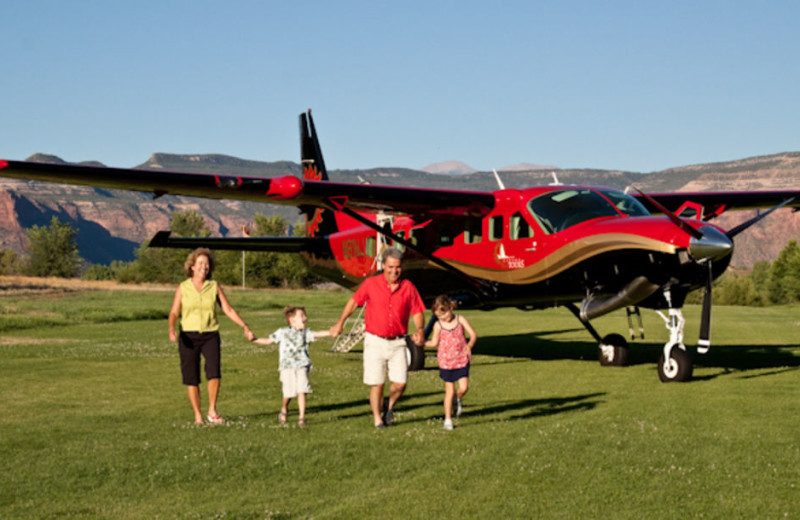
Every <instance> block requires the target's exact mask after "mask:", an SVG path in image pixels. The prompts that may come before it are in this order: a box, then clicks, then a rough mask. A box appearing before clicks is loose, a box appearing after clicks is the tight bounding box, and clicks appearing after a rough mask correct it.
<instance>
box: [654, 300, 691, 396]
mask: <svg viewBox="0 0 800 520" xmlns="http://www.w3.org/2000/svg"><path fill="white" fill-rule="evenodd" d="M656 312H657V313H658V315H659V316H661V318H662V319H663V320H664V322H665V324H666V327H667V330H668V331H669V341H668V342H667V343H666V344H665V345H664V351H663V352H662V353H661V357H660V358H659V360H658V378H659V379H660V380H661V382H663V383H673V382H685V381H689V380H690V379H692V371H693V369H694V366H693V364H692V356H691V355H690V354H689V352H687V351H686V345H684V344H683V326H684V324H685V323H686V321H685V320H684V319H683V313H682V312H681V310H680V309H670V310H669V316H665V315H664V314H663V313H662V312H661V311H656Z"/></svg>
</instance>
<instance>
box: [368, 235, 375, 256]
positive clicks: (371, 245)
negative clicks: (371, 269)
mask: <svg viewBox="0 0 800 520" xmlns="http://www.w3.org/2000/svg"><path fill="white" fill-rule="evenodd" d="M375 246H376V241H375V237H367V256H368V257H370V258H375V254H376V252H375V250H376V247H375Z"/></svg>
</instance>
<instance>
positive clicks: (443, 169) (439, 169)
mask: <svg viewBox="0 0 800 520" xmlns="http://www.w3.org/2000/svg"><path fill="white" fill-rule="evenodd" d="M420 170H421V171H423V172H425V173H435V174H439V175H464V174H466V173H475V172H476V171H478V170H476V169H475V168H473V167H472V166H470V165H468V164H466V163H463V162H461V161H445V162H439V163H434V164H429V165H428V166H425V167H424V168H420Z"/></svg>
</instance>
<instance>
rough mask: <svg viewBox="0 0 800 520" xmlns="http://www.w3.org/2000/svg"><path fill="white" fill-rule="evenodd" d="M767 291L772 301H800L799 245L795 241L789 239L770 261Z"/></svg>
mask: <svg viewBox="0 0 800 520" xmlns="http://www.w3.org/2000/svg"><path fill="white" fill-rule="evenodd" d="M767 291H768V294H769V299H770V301H771V302H773V303H793V302H797V301H800V247H798V245H797V241H795V240H790V241H789V243H788V244H787V245H786V247H784V248H783V250H781V252H780V254H779V255H778V258H777V259H775V261H774V262H773V263H772V266H771V267H770V270H769V276H768V278H767Z"/></svg>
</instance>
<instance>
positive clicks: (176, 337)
mask: <svg viewBox="0 0 800 520" xmlns="http://www.w3.org/2000/svg"><path fill="white" fill-rule="evenodd" d="M183 268H184V270H185V271H186V276H188V278H187V279H186V280H184V281H183V282H182V283H181V284H180V285H179V286H178V288H177V289H176V290H175V299H174V300H173V301H172V309H171V310H170V311H169V339H170V341H173V342H174V341H178V351H179V353H180V357H181V373H182V374H183V384H184V385H186V390H187V391H188V394H189V402H190V403H191V404H192V409H193V410H194V422H195V424H203V414H202V413H200V354H202V355H203V357H204V358H205V361H206V363H205V370H206V379H207V380H208V415H207V419H208V422H210V423H211V424H222V423H223V422H225V421H224V419H222V417H220V416H219V414H218V413H217V395H218V394H219V383H220V378H221V377H222V376H221V373H220V339H219V321H218V320H217V303H219V306H220V307H222V312H224V313H225V315H226V316H227V317H228V318H230V319H231V321H233V322H234V323H236V324H237V325H239V326H240V327H242V328H244V335H245V337H246V338H247V339H248V341H250V340H252V339H253V337H254V335H253V331H251V330H250V327H248V326H247V324H246V323H245V322H244V320H243V319H242V318H241V317H240V316H239V313H237V312H236V310H235V309H234V308H233V307H232V306H231V304H230V303H228V299H227V298H226V297H225V293H224V292H222V287H220V286H219V285H218V284H217V282H215V281H212V280H210V278H211V273H212V272H213V271H214V259H213V257H212V256H211V251H209V250H208V249H206V248H203V247H201V248H198V249H195V250H194V251H192V252H191V253H189V256H187V257H186V262H185V263H184V264H183ZM178 317H180V319H181V331H180V334H178V333H177V332H176V330H175V324H176V323H177V321H178Z"/></svg>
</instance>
